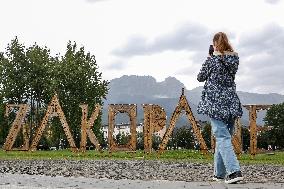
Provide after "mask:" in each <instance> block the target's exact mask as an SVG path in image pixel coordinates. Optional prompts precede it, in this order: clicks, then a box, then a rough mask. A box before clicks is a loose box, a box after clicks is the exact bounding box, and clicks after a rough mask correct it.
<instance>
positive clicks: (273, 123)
mask: <svg viewBox="0 0 284 189" xmlns="http://www.w3.org/2000/svg"><path fill="white" fill-rule="evenodd" d="M264 121H265V125H266V126H267V127H271V129H269V130H268V131H266V133H265V136H266V138H267V139H268V141H267V142H268V144H269V145H272V146H276V147H278V148H284V103H281V104H275V105H272V107H271V108H270V109H269V110H267V113H266V116H265V118H264Z"/></svg>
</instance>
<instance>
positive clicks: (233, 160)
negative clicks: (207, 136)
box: [210, 118, 240, 178]
mask: <svg viewBox="0 0 284 189" xmlns="http://www.w3.org/2000/svg"><path fill="white" fill-rule="evenodd" d="M210 120H211V126H212V132H213V135H214V136H215V138H216V148H215V153H214V175H215V176H218V177H222V178H225V176H226V175H230V174H232V173H234V172H236V171H240V164H239V161H238V159H237V157H236V154H235V151H234V149H233V145H232V141H231V139H232V137H231V136H232V134H233V133H234V120H233V119H232V120H231V121H229V122H228V123H224V122H222V121H219V120H216V119H213V118H210Z"/></svg>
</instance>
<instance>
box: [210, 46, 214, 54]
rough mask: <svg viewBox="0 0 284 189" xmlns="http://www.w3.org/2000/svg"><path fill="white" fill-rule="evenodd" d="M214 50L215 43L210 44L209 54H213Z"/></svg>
mask: <svg viewBox="0 0 284 189" xmlns="http://www.w3.org/2000/svg"><path fill="white" fill-rule="evenodd" d="M213 52H214V47H213V45H210V46H209V55H210V56H213Z"/></svg>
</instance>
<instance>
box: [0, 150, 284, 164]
mask: <svg viewBox="0 0 284 189" xmlns="http://www.w3.org/2000/svg"><path fill="white" fill-rule="evenodd" d="M4 159H7V160H9V159H54V160H55V159H67V160H84V159H86V160H90V159H95V160H98V159H134V160H139V159H146V160H162V161H188V162H200V163H209V162H213V155H212V154H210V155H209V156H207V157H206V156H204V155H202V154H201V153H200V152H199V151H195V150H168V151H165V152H164V153H163V154H161V155H160V156H158V154H157V153H155V152H153V153H152V154H148V155H147V154H145V153H144V152H143V151H136V152H135V153H133V152H113V153H112V154H110V153H109V152H108V151H103V152H102V153H100V152H98V151H95V150H88V151H87V152H85V153H72V152H71V151H69V150H56V151H35V152H28V151H3V150H0V160H4ZM240 161H241V163H242V164H276V165H284V152H275V153H274V154H266V153H262V154H257V155H256V156H255V158H254V159H251V157H250V155H249V154H242V155H241V156H240Z"/></svg>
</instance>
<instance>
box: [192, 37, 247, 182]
mask: <svg viewBox="0 0 284 189" xmlns="http://www.w3.org/2000/svg"><path fill="white" fill-rule="evenodd" d="M213 47H214V52H213V54H211V55H209V56H208V58H207V60H206V61H205V62H204V64H203V65H202V68H201V70H200V72H199V74H198V76H197V80H198V81H199V82H203V81H205V85H204V90H203V91H202V97H201V100H200V102H199V104H198V107H197V112H198V113H201V114H206V115H208V116H209V117H210V121H211V126H212V131H213V134H214V136H215V137H216V149H215V154H214V177H213V180H215V181H219V180H221V179H224V178H225V176H227V178H226V180H225V183H228V184H229V183H236V182H238V181H241V180H243V177H242V174H241V171H240V165H239V162H238V160H237V157H236V154H235V152H234V149H233V146H232V142H231V136H232V134H233V129H234V122H235V119H236V118H237V117H241V116H242V114H243V112H242V107H241V103H240V100H239V98H238V96H237V93H236V84H235V82H234V80H235V74H236V72H237V70H238V65H239V57H238V54H237V53H236V52H234V51H233V48H232V46H231V45H230V43H229V40H228V38H227V36H226V34H225V33H223V32H219V33H217V34H215V35H214V38H213Z"/></svg>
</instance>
